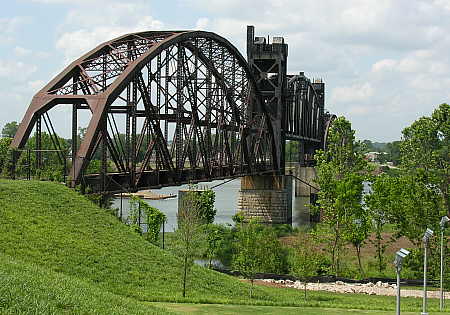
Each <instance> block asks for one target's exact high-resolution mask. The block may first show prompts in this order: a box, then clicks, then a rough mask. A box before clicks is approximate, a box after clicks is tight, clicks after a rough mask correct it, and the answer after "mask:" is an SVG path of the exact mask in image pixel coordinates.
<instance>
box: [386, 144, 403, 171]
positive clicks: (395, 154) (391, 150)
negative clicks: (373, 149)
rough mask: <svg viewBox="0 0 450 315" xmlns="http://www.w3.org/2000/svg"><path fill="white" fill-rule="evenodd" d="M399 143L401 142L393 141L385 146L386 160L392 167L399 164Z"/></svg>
mask: <svg viewBox="0 0 450 315" xmlns="http://www.w3.org/2000/svg"><path fill="white" fill-rule="evenodd" d="M400 143H401V141H393V142H389V143H387V144H386V152H387V157H386V159H387V160H388V161H391V162H392V163H393V164H394V165H398V164H400Z"/></svg>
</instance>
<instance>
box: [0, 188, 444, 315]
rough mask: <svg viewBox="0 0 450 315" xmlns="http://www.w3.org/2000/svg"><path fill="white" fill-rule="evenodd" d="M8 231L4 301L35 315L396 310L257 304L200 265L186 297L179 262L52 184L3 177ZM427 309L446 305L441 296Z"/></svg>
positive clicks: (331, 301) (322, 297)
mask: <svg viewBox="0 0 450 315" xmlns="http://www.w3.org/2000/svg"><path fill="white" fill-rule="evenodd" d="M0 235H1V242H0V266H2V267H0V271H1V272H0V275H1V278H0V281H2V285H1V286H2V289H1V290H3V291H2V295H1V299H2V300H1V301H2V302H1V304H0V305H2V307H3V310H5V309H6V307H10V305H13V308H12V310H13V311H12V313H14V310H21V311H18V312H19V313H20V312H23V313H28V312H27V311H25V310H26V308H27V307H30V308H32V307H35V308H36V309H37V310H42V312H41V311H39V312H37V313H58V312H57V311H55V310H61V309H62V310H64V309H67V310H68V312H69V313H83V310H88V309H90V308H92V309H93V310H96V311H97V309H96V308H95V307H96V305H97V303H96V301H103V302H102V303H103V304H99V306H98V311H97V313H100V314H109V313H111V310H115V309H117V312H116V313H121V311H120V310H121V308H122V307H124V306H123V305H124V304H127V305H128V304H129V305H131V306H130V307H133V309H135V311H132V313H137V314H139V313H140V312H142V303H141V302H167V303H176V302H184V303H200V304H232V305H253V306H255V307H257V308H256V311H255V312H257V309H258V307H261V306H300V307H315V308H318V309H326V308H336V309H359V310H376V309H378V310H381V311H390V312H392V311H393V310H394V309H395V298H394V297H384V296H367V295H360V294H351V295H345V294H337V293H327V292H310V293H309V294H308V300H307V301H304V300H303V298H302V296H303V292H301V291H299V290H296V289H279V288H272V287H259V286H258V287H257V288H256V289H255V290H254V298H253V299H249V298H248V292H249V284H247V283H243V282H242V281H240V280H238V279H236V278H233V277H231V276H227V275H224V274H220V273H218V272H215V271H211V270H208V269H206V268H202V267H199V266H194V268H193V272H192V274H191V275H190V276H189V285H188V290H187V298H182V297H181V280H180V279H181V262H180V260H179V259H178V258H177V257H175V256H173V255H172V254H171V253H170V252H168V251H165V250H162V249H160V248H158V247H156V246H154V245H152V244H150V243H148V242H147V241H146V240H144V239H143V238H142V237H141V236H140V235H138V234H137V233H135V232H134V231H133V230H132V229H131V228H129V227H127V226H126V225H124V224H123V223H121V222H119V220H118V219H117V218H115V217H114V216H112V215H111V214H110V213H109V212H107V211H105V210H104V209H100V208H98V207H97V206H96V205H94V204H93V203H92V202H90V201H89V200H87V199H86V198H85V197H84V196H81V195H79V194H78V193H76V192H75V191H72V190H70V189H68V188H66V187H65V186H63V185H60V184H55V183H50V182H37V181H9V180H0ZM25 262H26V263H25ZM4 266H5V267H4ZM5 288H6V289H5ZM23 288H26V289H23ZM91 296H92V298H90V297H91ZM11 301H13V302H11ZM421 302H422V301H421V299H414V298H404V299H402V309H403V310H404V311H419V310H420V307H421ZM14 305H15V306H14ZM187 305H188V304H181V306H187ZM195 305H197V306H198V305H199V304H195ZM429 305H430V310H437V309H438V301H437V300H432V301H430V304H429ZM205 307H206V308H207V307H214V306H212V305H209V306H205ZM230 307H232V306H230ZM238 308H239V307H238ZM224 309H225V308H224ZM243 309H244V308H243ZM263 309H266V308H263ZM274 309H275V308H273V309H272V310H274ZM3 310H2V309H0V311H3ZM73 310H75V311H73ZM283 310H289V309H288V308H286V309H284V308H283ZM72 311H73V312H72ZM158 311H159V310H158V309H149V310H148V312H158ZM250 311H251V308H250ZM112 313H114V312H112ZM316 314H317V313H316Z"/></svg>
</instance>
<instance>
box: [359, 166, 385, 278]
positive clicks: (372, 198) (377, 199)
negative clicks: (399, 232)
mask: <svg viewBox="0 0 450 315" xmlns="http://www.w3.org/2000/svg"><path fill="white" fill-rule="evenodd" d="M390 198H391V195H390V177H389V176H386V175H383V174H382V175H380V176H377V177H375V178H374V179H373V180H372V184H371V193H369V194H367V195H365V198H364V201H365V204H366V206H367V210H368V211H369V213H370V217H371V218H372V225H373V230H374V231H375V240H374V241H372V243H373V244H374V245H375V248H376V254H375V257H376V259H377V264H378V271H379V272H380V273H381V272H382V271H383V270H384V269H385V268H386V263H385V261H384V253H385V251H386V248H387V244H388V242H386V240H385V238H384V237H383V234H382V232H383V230H384V226H385V225H386V223H388V222H389V221H388V219H389V212H388V211H387V210H386V208H389V207H390V206H389V204H390Z"/></svg>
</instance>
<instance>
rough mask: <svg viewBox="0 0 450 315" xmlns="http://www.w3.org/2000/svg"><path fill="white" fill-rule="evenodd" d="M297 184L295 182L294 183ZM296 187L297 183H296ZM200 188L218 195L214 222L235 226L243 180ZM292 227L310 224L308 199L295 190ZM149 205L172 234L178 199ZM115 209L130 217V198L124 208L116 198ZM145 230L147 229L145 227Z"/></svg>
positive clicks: (173, 190)
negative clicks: (156, 210) (162, 215)
mask: <svg viewBox="0 0 450 315" xmlns="http://www.w3.org/2000/svg"><path fill="white" fill-rule="evenodd" d="M294 182H295V181H294ZM219 184H222V185H220V186H218V187H216V188H212V187H214V186H216V185H219ZM294 185H295V183H294ZM198 187H199V188H203V187H210V188H212V189H213V191H214V192H215V193H216V202H215V205H214V206H215V208H216V209H217V214H216V217H215V220H214V222H215V223H219V224H233V220H232V219H231V218H232V217H233V215H234V214H235V213H236V211H237V201H238V195H239V189H240V187H241V180H240V179H239V178H237V179H234V180H232V181H228V182H227V180H216V181H212V182H205V183H199V184H198ZM183 189H188V185H182V186H173V187H164V188H161V189H152V191H153V192H154V193H155V194H174V195H178V190H183ZM292 191H293V197H292V217H293V218H292V221H293V223H292V225H293V226H294V227H295V226H299V225H307V224H309V208H308V207H307V206H306V204H307V203H309V198H308V197H295V194H294V192H295V188H293V189H292ZM144 201H145V202H147V203H148V204H149V205H151V206H153V207H155V208H158V209H159V210H160V211H162V212H163V213H164V214H165V215H166V217H167V222H166V224H165V231H166V232H171V231H173V230H174V229H175V228H176V224H177V223H176V222H177V211H178V198H170V199H163V200H148V199H144ZM113 207H115V208H118V209H119V215H120V209H122V213H121V214H122V218H123V219H125V218H127V216H128V210H129V207H130V206H129V198H122V206H121V200H120V198H116V199H115V200H114V202H113ZM144 229H145V227H144Z"/></svg>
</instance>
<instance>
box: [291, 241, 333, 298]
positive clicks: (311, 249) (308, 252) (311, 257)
mask: <svg viewBox="0 0 450 315" xmlns="http://www.w3.org/2000/svg"><path fill="white" fill-rule="evenodd" d="M317 245H318V244H317V243H316V242H315V240H314V237H313V235H308V236H307V237H304V238H298V239H297V241H296V243H295V245H294V248H293V249H292V250H291V251H290V253H289V273H290V274H292V275H293V276H295V277H297V278H298V279H300V280H301V281H303V285H304V297H305V300H306V286H307V281H308V280H309V279H310V278H311V277H313V276H316V275H319V274H320V273H321V272H322V270H323V264H324V262H326V261H327V259H326V257H325V256H324V255H323V254H322V253H321V252H320V251H319V250H317V248H318V246H317Z"/></svg>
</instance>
